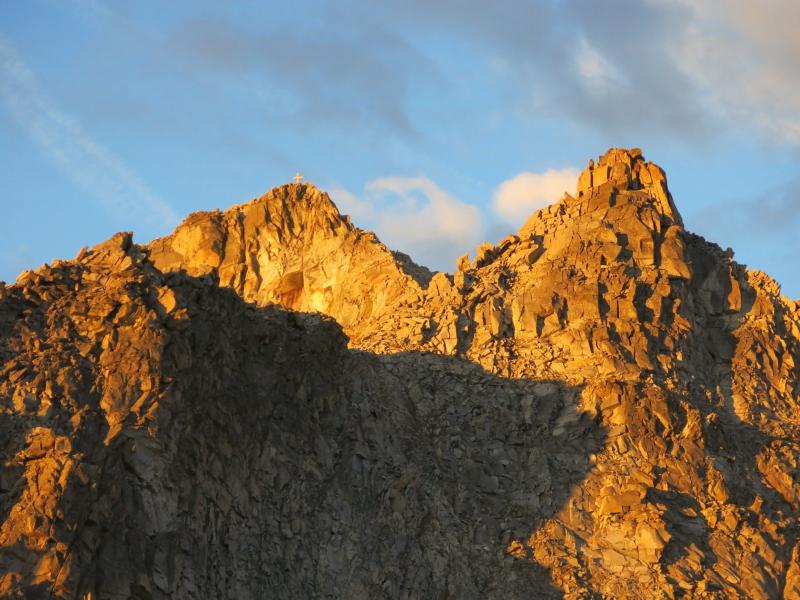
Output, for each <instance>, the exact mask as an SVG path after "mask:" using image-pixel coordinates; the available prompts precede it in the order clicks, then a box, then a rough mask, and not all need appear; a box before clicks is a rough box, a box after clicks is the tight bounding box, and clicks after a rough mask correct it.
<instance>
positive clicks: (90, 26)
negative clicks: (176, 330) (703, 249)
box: [0, 0, 800, 298]
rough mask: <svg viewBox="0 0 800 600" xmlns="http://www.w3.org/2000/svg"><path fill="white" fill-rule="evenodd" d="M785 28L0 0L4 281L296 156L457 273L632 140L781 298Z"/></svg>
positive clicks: (792, 199)
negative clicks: (592, 163) (468, 256)
mask: <svg viewBox="0 0 800 600" xmlns="http://www.w3.org/2000/svg"><path fill="white" fill-rule="evenodd" d="M290 4H291V6H290ZM798 27H800V3H797V2H794V0H786V1H781V2H779V1H774V0H773V1H770V0H768V1H766V2H762V3H752V2H749V1H745V0H730V1H728V2H724V3H723V2H711V1H709V0H695V1H691V2H690V1H689V0H648V1H641V2H634V1H625V2H622V1H615V0H610V1H607V2H593V1H589V0H584V1H575V2H555V1H551V2H548V1H544V0H528V1H525V2H523V1H520V0H497V1H495V2H492V3H486V2H479V1H477V0H476V1H473V2H463V1H456V0H440V1H439V2H429V1H423V0H405V1H402V2H401V1H399V0H397V1H394V0H387V1H385V2H348V1H340V2H335V3H333V2H303V1H300V2H293V3H286V2H281V3H278V2H239V3H236V4H235V6H233V3H222V2H203V1H193V2H145V1H141V2H135V3H126V2H103V1H101V0H81V1H78V0H75V1H72V2H70V1H67V0H25V1H23V0H0V183H2V194H1V195H0V208H2V220H0V224H1V225H0V233H2V235H1V236H0V279H3V280H6V281H13V280H14V279H16V277H17V275H18V273H19V272H20V271H22V270H23V269H26V268H31V267H36V266H38V265H40V264H41V263H43V262H48V261H51V260H53V259H56V258H69V257H72V256H74V255H75V254H76V253H77V251H78V250H79V249H80V248H81V247H82V246H84V245H91V244H94V243H97V242H99V241H102V240H103V239H105V238H107V237H109V236H110V235H112V234H113V233H114V232H116V231H119V230H132V231H134V232H135V238H136V239H137V240H138V241H140V242H146V241H149V240H150V239H152V238H153V237H157V236H159V235H163V234H166V233H167V232H169V231H170V230H171V229H172V228H174V227H175V225H177V223H178V222H179V221H180V219H181V218H183V217H184V216H185V215H187V214H188V213H190V212H193V211H197V210H207V209H211V208H216V207H220V208H225V207H227V206H229V205H231V204H234V203H240V202H243V201H246V200H248V199H249V198H252V197H255V196H258V195H260V194H262V193H263V192H265V191H266V190H267V189H269V188H270V187H273V186H275V185H278V184H281V183H285V182H287V181H288V180H289V179H290V178H291V176H292V175H293V174H294V172H295V171H296V170H298V169H299V170H301V171H302V172H303V173H304V174H305V175H306V176H307V177H308V178H309V179H310V180H311V181H313V182H314V183H316V184H317V185H318V186H319V187H321V188H323V189H325V190H327V191H329V192H330V193H331V195H332V196H333V198H334V200H336V202H337V203H338V204H339V205H340V208H342V210H343V212H349V213H351V214H352V216H353V220H354V221H355V222H356V224H358V225H360V226H362V227H365V228H369V229H374V230H376V231H377V233H378V234H379V236H381V238H382V239H383V240H384V241H386V242H387V243H388V244H389V245H390V246H392V247H393V248H396V249H399V250H402V251H404V252H407V253H409V254H411V255H412V256H413V257H414V258H415V260H417V261H418V262H420V263H423V264H426V265H427V266H430V267H432V268H437V269H443V270H452V269H453V265H454V260H455V258H456V257H457V256H459V255H461V254H463V253H465V252H473V253H474V248H475V246H476V245H477V244H479V243H480V242H482V241H484V240H489V241H497V240H499V239H500V238H502V237H504V236H505V235H507V234H508V233H511V232H514V231H516V230H517V229H518V228H519V226H520V225H521V224H522V222H523V221H524V218H525V215H526V214H528V213H530V212H532V211H533V210H535V209H536V208H537V207H540V206H542V205H543V204H546V203H547V202H549V201H553V200H556V199H557V198H556V197H554V196H556V195H560V194H558V193H557V192H556V191H554V190H559V189H565V188H568V189H570V190H572V189H574V184H575V182H574V176H575V173H576V171H577V170H579V169H581V168H583V167H584V166H585V164H586V162H587V161H588V159H590V158H596V156H597V155H598V154H600V153H602V152H604V151H605V150H606V149H607V148H608V147H611V146H627V147H634V146H635V147H640V148H642V149H643V150H644V153H645V156H646V157H647V158H648V159H650V160H653V161H655V162H656V163H658V164H659V165H661V166H662V167H663V168H664V169H665V170H666V171H667V175H668V178H669V184H670V189H671V190H672V193H673V196H674V197H675V200H676V203H677V205H678V208H679V209H680V211H681V213H682V214H683V217H684V220H685V222H686V226H687V228H688V229H689V230H691V231H694V232H696V233H699V234H701V235H703V236H704V237H706V238H707V239H709V240H711V241H714V242H716V243H718V244H720V245H721V246H722V247H723V248H725V247H728V246H731V247H733V248H734V249H735V250H736V258H737V260H739V261H740V262H743V263H745V264H747V265H748V266H750V267H751V268H757V269H761V270H764V271H766V272H767V273H769V274H770V275H772V276H773V277H775V278H776V279H777V280H778V281H779V282H780V283H781V284H782V286H783V290H784V293H785V294H786V295H788V296H790V297H793V298H798V297H800V270H798V269H797V267H796V265H795V260H796V259H795V255H796V253H797V252H796V239H797V235H796V232H797V231H798V228H799V227H800V210H799V209H800V196H799V195H798V192H797V190H798V189H800V61H798V60H797V58H796V57H797V56H800V37H798V36H797V35H796V31H797V29H798Z"/></svg>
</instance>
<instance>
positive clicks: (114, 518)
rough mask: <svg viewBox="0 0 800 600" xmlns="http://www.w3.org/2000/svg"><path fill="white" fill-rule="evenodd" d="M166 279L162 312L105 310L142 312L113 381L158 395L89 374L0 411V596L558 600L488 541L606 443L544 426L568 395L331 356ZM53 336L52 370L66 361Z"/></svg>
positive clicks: (451, 369)
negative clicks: (53, 454) (42, 463)
mask: <svg viewBox="0 0 800 600" xmlns="http://www.w3.org/2000/svg"><path fill="white" fill-rule="evenodd" d="M105 285H106V286H109V285H110V284H109V283H106V284H105ZM148 285H149V284H148ZM164 285H167V286H168V287H169V288H170V289H171V290H172V292H173V293H174V295H175V307H174V309H173V310H171V312H170V313H169V314H165V315H164V316H162V317H159V318H155V317H150V316H147V315H148V314H150V313H148V312H147V311H145V308H146V307H148V306H155V304H154V298H155V297H156V294H155V292H154V291H152V289H150V290H148V288H147V286H145V285H144V284H141V283H140V284H137V287H136V288H133V287H130V286H129V287H128V288H126V289H128V290H129V293H134V292H135V293H136V294H138V296H136V297H133V298H132V299H131V300H130V302H132V303H133V304H134V305H135V306H133V307H132V308H135V309H136V310H135V311H134V310H127V309H126V310H124V311H122V310H120V311H116V312H115V314H124V315H131V314H135V315H140V317H141V318H140V319H139V320H131V317H125V318H126V319H127V320H126V321H125V323H126V327H128V328H129V329H127V330H126V333H125V336H120V342H119V343H123V342H124V343H125V344H127V345H128V346H130V347H136V348H138V350H137V352H138V354H136V355H135V356H136V357H137V358H136V360H130V361H124V362H121V363H119V364H115V365H113V368H114V374H115V376H116V377H118V378H122V380H124V381H127V386H128V388H125V389H129V388H133V389H138V388H139V387H144V386H142V385H140V384H141V382H140V380H139V379H137V378H139V377H140V376H141V375H140V374H141V373H145V372H146V373H158V374H159V384H158V388H157V389H153V390H150V391H149V392H148V393H147V395H146V396H140V397H139V400H137V401H136V403H135V404H131V402H132V400H126V399H125V397H121V398H115V397H113V396H109V394H108V393H107V392H108V389H112V388H104V386H107V385H108V384H107V381H109V376H108V375H107V374H106V375H104V374H103V372H97V373H92V374H91V377H95V378H96V379H95V380H94V382H93V383H92V382H91V381H89V382H88V384H92V385H93V386H94V387H93V388H92V389H93V390H97V391H98V393H92V394H91V395H90V396H87V401H89V402H90V404H89V405H85V406H78V405H75V404H72V403H57V402H56V403H54V405H53V410H51V412H50V413H49V415H48V416H47V417H46V418H41V417H34V416H32V415H29V414H27V413H24V411H23V412H18V413H14V414H13V415H11V414H6V415H4V416H3V421H2V422H0V427H2V429H3V433H8V434H9V436H11V437H13V438H14V440H15V441H14V443H13V444H12V445H13V446H14V447H13V448H12V449H11V450H9V451H8V452H6V456H5V458H6V459H7V460H8V464H7V467H8V468H7V469H6V470H5V471H4V473H11V474H12V476H9V477H8V479H16V481H15V482H14V483H13V486H19V487H21V488H22V489H23V493H22V494H21V495H20V494H17V495H15V496H14V497H13V498H11V500H12V501H9V502H8V503H7V504H9V506H8V507H5V508H6V512H5V513H4V515H3V516H4V527H6V529H4V531H10V530H16V531H18V533H19V535H16V538H15V540H16V541H12V539H11V538H10V537H9V536H5V539H6V545H5V546H3V547H2V548H0V570H1V571H3V572H5V573H12V574H13V573H16V574H17V575H18V579H17V580H16V582H15V580H13V579H14V577H15V576H16V575H15V576H11V579H6V580H4V585H5V588H4V593H17V592H19V593H24V594H27V595H28V597H31V598H36V597H63V598H66V597H76V596H77V597H83V595H85V594H87V593H91V594H93V596H92V597H107V596H112V595H115V594H116V595H120V596H126V597H132V598H167V597H169V598H182V597H185V598H188V597H197V596H198V595H200V596H206V597H219V598H261V597H264V596H265V595H267V596H274V597H318V598H319V597H347V598H375V597H393V598H401V597H407V598H445V597H458V598H480V597H486V596H503V597H512V598H513V597H520V598H523V597H539V598H547V597H560V596H561V592H560V591H559V590H557V589H556V588H555V587H553V585H552V584H551V582H550V578H549V575H548V572H547V570H546V569H544V568H543V567H540V566H538V565H537V564H535V563H534V562H530V561H519V560H516V559H514V558H512V557H511V556H509V555H508V553H507V547H508V545H509V543H510V542H511V541H512V540H513V539H516V538H518V537H521V536H524V535H528V534H529V532H530V531H531V529H532V528H536V527H538V526H539V524H541V523H543V522H544V521H545V520H546V519H548V518H549V517H551V516H553V515H554V514H555V513H556V512H557V511H558V510H560V509H561V508H562V506H563V504H564V502H565V499H566V498H567V496H568V495H569V493H570V491H571V490H572V488H573V487H574V486H575V485H577V484H578V483H580V481H581V480H582V479H583V477H585V475H586V473H587V471H588V470H589V469H590V466H591V465H590V463H589V460H588V455H589V454H590V453H592V452H596V451H597V450H598V449H599V448H600V447H602V446H603V444H604V439H605V438H604V436H605V433H604V430H603V429H602V428H601V427H599V426H598V425H597V424H596V423H595V422H594V421H593V420H591V419H590V418H588V416H586V415H580V414H574V415H573V416H574V418H570V419H568V420H566V421H565V420H563V419H560V420H559V417H560V415H562V414H563V413H564V411H565V410H566V411H567V412H570V411H569V409H568V408H567V407H569V406H572V405H573V404H574V402H575V398H577V395H578V390H576V389H573V388H569V387H567V386H565V385H563V384H561V383H559V382H544V381H530V380H511V379H505V378H502V377H497V376H494V375H492V374H490V373H487V372H486V371H484V370H483V369H482V368H481V367H479V366H477V365H474V364H471V363H469V362H465V361H463V360H461V359H456V358H451V357H444V356H440V355H435V354H427V353H403V354H397V355H390V356H378V355H374V354H371V353H367V352H362V351H358V350H348V349H347V348H346V338H345V337H344V334H343V333H342V331H341V329H340V328H339V326H338V325H337V324H335V323H334V322H333V321H332V320H330V319H328V318H326V317H323V316H321V315H317V314H301V313H293V312H289V311H286V310H283V309H281V308H279V307H268V308H263V309H259V308H256V307H254V306H253V305H250V304H247V303H245V302H244V301H242V300H241V299H240V298H239V297H238V296H237V295H236V294H235V293H234V292H232V291H230V290H227V289H221V288H219V287H217V286H216V285H215V284H214V282H212V281H210V280H203V279H198V278H193V277H189V276H187V275H185V274H171V275H169V276H167V277H165V278H164ZM65 289H72V288H70V287H69V286H67V288H65ZM66 293H67V292H65V294H66ZM68 293H69V294H73V295H74V297H73V300H75V299H76V298H77V299H78V300H80V299H81V298H82V296H81V291H80V289H79V288H77V287H75V288H74V290H73V291H71V292H68ZM64 306H65V307H68V306H70V304H69V303H65V304H64ZM137 306H138V307H139V308H136V307H137ZM2 308H3V306H2V303H0V311H1V310H2ZM184 309H186V310H184ZM64 310H68V308H64ZM153 310H155V308H154V309H153ZM151 312H152V311H151ZM99 314H104V313H102V311H101V312H100V313H99ZM153 314H155V313H153ZM20 318H24V317H20ZM137 318H138V317H137ZM97 319H98V320H97V327H98V328H103V327H105V328H106V329H107V330H108V333H111V332H112V330H114V328H115V327H116V326H115V325H114V324H113V323H112V322H110V321H108V320H103V318H102V317H97ZM154 330H155V331H157V333H158V335H157V336H153V335H152V332H153V331H154ZM146 332H150V333H147V334H146ZM3 335H6V336H8V335H15V334H14V333H13V332H10V331H8V332H6V331H4V332H3ZM59 335H60V334H59V332H58V331H49V330H48V331H45V332H43V333H42V337H43V341H44V342H47V340H48V336H51V337H59ZM104 335H105V334H101V335H98V338H97V339H104ZM148 336H150V337H148ZM112 337H113V336H112ZM61 338H62V339H60V343H61V344H62V346H61V352H62V354H63V361H64V362H63V368H64V369H67V370H68V369H70V368H73V367H70V365H75V364H79V361H77V360H74V359H75V357H77V356H78V355H79V354H80V355H82V354H83V353H85V352H84V351H85V348H83V349H81V348H78V347H76V345H75V344H77V343H78V342H76V341H75V340H72V341H70V340H68V339H63V336H61ZM137 344H138V346H137ZM148 344H150V345H148ZM128 346H126V347H128ZM111 350H113V347H112V348H111ZM126 356H127V355H126ZM130 356H134V355H130ZM88 376H89V375H87V374H86V373H84V374H83V377H84V378H85V377H88ZM88 384H87V385H88ZM12 387H13V386H12ZM104 389H105V393H104V395H103V394H102V393H101V392H103V390H104ZM113 389H117V388H113ZM119 389H120V393H125V392H124V389H123V388H119ZM126 395H129V394H127V393H126ZM101 396H102V397H103V403H102V406H101V403H100V401H99V400H98V398H100V397H101ZM132 398H133V399H135V396H132ZM143 398H144V399H143ZM5 406H6V409H7V410H12V409H11V408H10V405H9V404H6V405H5ZM77 412H80V413H81V417H80V419H82V420H87V419H88V421H89V422H93V423H97V426H95V427H92V428H88V427H79V428H75V429H74V433H73V434H72V436H73V437H72V439H71V440H70V447H66V446H64V447H63V448H62V451H60V452H61V454H59V456H58V460H57V461H55V464H58V465H61V466H59V468H58V469H57V470H56V471H55V472H54V473H53V474H52V475H48V474H47V473H44V474H43V475H42V476H47V477H56V479H55V480H53V483H52V484H50V485H49V486H47V485H42V483H43V481H44V480H42V481H37V482H34V481H31V480H26V479H25V477H24V476H22V469H24V468H25V464H24V461H21V462H20V460H18V459H16V458H14V456H19V452H18V450H19V449H21V447H22V446H23V445H24V440H26V439H27V438H28V435H29V434H30V432H31V431H32V429H33V427H35V426H40V427H47V428H52V429H53V430H54V431H63V424H65V423H67V422H71V421H70V420H72V419H75V418H76V413H77ZM570 414H573V413H570ZM106 421H108V422H109V423H113V424H116V425H115V426H114V427H113V428H109V427H108V426H106V425H105V423H106ZM109 431H111V433H108V436H111V437H110V439H109V437H108V436H106V435H99V434H98V432H99V433H103V432H109ZM62 435H63V434H62ZM70 461H72V466H71V467H70V468H69V469H65V468H64V467H63V465H65V464H66V463H68V462H70ZM9 469H10V470H9ZM15 469H16V470H15ZM59 480H60V483H58V481H59ZM4 485H8V484H4ZM13 486H12V487H13ZM14 489H17V488H14ZM25 494H28V497H27V499H26V500H25V503H24V505H22V504H19V502H20V498H22V497H23V496H24V495H25ZM15 503H16V505H19V509H20V511H19V513H13V512H11V508H12V504H15ZM42 506H46V507H47V508H46V509H42V508H41V507H42ZM13 514H16V515H17V516H16V517H14V518H18V519H20V522H19V523H10V522H9V518H10V515H13ZM31 519H32V520H31ZM27 523H30V524H34V525H33V527H30V526H28V525H26V524H27ZM12 537H13V536H12ZM23 548H24V549H25V551H24V552H20V550H21V549H23ZM64 549H66V553H64ZM42 569H45V570H44V571H43V570H42ZM45 584H46V585H45Z"/></svg>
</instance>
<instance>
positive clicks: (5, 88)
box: [0, 39, 178, 225]
mask: <svg viewBox="0 0 800 600" xmlns="http://www.w3.org/2000/svg"><path fill="white" fill-rule="evenodd" d="M0 103H1V104H2V105H3V106H4V107H5V109H6V111H7V112H8V114H9V115H10V116H11V117H12V118H13V119H14V120H15V121H16V122H17V123H18V124H19V125H20V126H21V127H22V128H23V129H24V130H26V131H27V133H28V134H29V135H30V136H31V138H32V139H33V140H34V141H35V142H36V143H37V144H38V145H39V146H40V147H41V148H42V149H43V150H44V151H45V152H46V153H47V155H48V156H49V157H50V158H51V159H52V160H53V161H54V162H55V164H56V165H57V166H58V168H59V169H60V170H61V171H62V172H63V173H64V175H66V176H67V177H68V178H70V179H71V180H72V181H73V182H74V183H75V184H76V185H77V186H78V187H80V188H81V189H82V190H84V191H85V192H86V193H87V194H89V195H90V196H92V197H93V198H94V199H95V201H97V202H98V203H99V204H100V205H101V206H103V207H104V208H106V209H108V210H110V211H112V212H114V213H115V214H116V215H118V216H121V217H127V218H130V215H131V214H134V215H138V216H140V217H141V218H143V219H145V220H146V221H148V222H150V223H152V224H154V225H163V224H169V225H172V224H174V223H176V222H177V221H178V216H177V214H176V213H175V211H174V210H173V209H172V207H170V206H169V204H168V203H167V202H166V201H165V200H164V199H163V198H161V197H159V196H158V195H157V194H156V193H155V192H153V191H152V190H151V189H150V188H149V187H148V186H147V184H145V183H144V181H142V180H141V179H140V178H139V177H138V176H137V175H136V174H135V173H133V172H132V171H131V170H130V169H129V168H128V167H127V166H126V165H125V164H124V163H123V162H122V161H121V160H120V159H119V158H117V157H116V156H115V155H114V153H113V152H111V151H110V150H109V149H108V148H105V147H103V146H102V145H100V144H99V143H98V142H97V141H96V140H95V139H94V138H93V137H92V136H91V135H90V134H89V133H88V132H87V131H86V130H85V129H84V128H83V127H82V126H81V125H80V123H79V122H78V121H77V120H76V119H75V118H73V117H72V116H70V115H69V114H67V113H65V112H63V111H62V110H60V109H59V108H58V107H57V106H56V105H55V104H53V103H52V102H51V101H50V99H49V98H48V97H47V96H46V95H45V94H44V92H43V91H42V90H41V88H40V86H39V83H38V81H37V80H36V76H35V75H34V74H33V72H32V71H31V70H30V69H29V68H28V66H27V65H26V64H25V62H24V61H23V60H22V58H21V57H20V56H19V54H18V53H17V51H16V49H15V48H14V47H13V46H12V45H11V44H9V43H8V42H6V41H4V40H3V39H0Z"/></svg>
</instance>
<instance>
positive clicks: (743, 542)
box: [0, 149, 800, 599]
mask: <svg viewBox="0 0 800 600" xmlns="http://www.w3.org/2000/svg"><path fill="white" fill-rule="evenodd" d="M0 356H2V371H0V452H2V455H1V456H0V518H1V519H2V526H0V595H2V596H3V597H31V598H37V597H42V598H44V597H48V598H50V597H55V598H75V597H78V598H89V597H91V598H93V599H96V598H131V597H132V598H153V599H155V598H196V597H219V598H262V597H331V598H334V597H337V598H338V597H341V598H377V597H390V598H431V597H434V598H438V597H452V598H483V597H510V598H546V597H566V598H589V597H604V598H636V597H638V598H678V597H681V598H780V597H786V598H793V597H800V528H798V525H797V523H798V518H800V465H798V460H800V458H799V457H800V431H799V430H798V425H799V421H800V418H799V417H798V415H799V414H800V411H799V410H798V409H800V306H798V305H797V304H796V303H794V302H792V301H790V300H787V299H786V298H784V297H782V296H781V295H780V290H779V287H778V286H777V284H776V283H775V282H774V281H772V280H771V279H770V278H769V277H768V276H766V275H765V274H763V273H759V272H755V271H748V270H747V269H746V268H745V267H743V266H742V265H739V264H737V263H735V262H734V261H733V260H732V255H731V253H730V252H724V251H722V250H721V249H720V248H719V247H717V246H716V245H714V244H711V243H709V242H706V241H705V240H703V239H702V238H700V237H698V236H695V235H692V234H690V233H688V232H687V231H685V230H684V228H683V224H682V221H681V218H680V215H679V213H678V211H677V209H676V207H675V203H674V202H673V199H672V197H671V195H670V193H669V190H668V188H667V184H666V178H665V176H664V173H663V171H661V169H659V168H658V167H657V166H655V165H653V164H652V163H647V162H645V160H644V158H643V157H642V154H641V151H639V150H622V149H612V150H610V151H609V152H607V153H606V154H605V155H604V156H603V157H601V158H600V159H599V161H598V162H597V163H590V165H589V167H587V169H586V170H585V171H584V172H583V173H582V174H581V176H580V179H579V181H578V186H577V191H576V197H572V196H569V195H567V196H565V197H564V198H563V199H562V200H561V201H559V202H558V203H556V204H554V205H552V206H550V207H548V208H546V209H544V210H542V211H540V212H538V213H536V214H534V215H532V216H531V218H530V219H529V220H528V221H527V222H526V223H525V224H524V225H523V227H522V228H521V229H520V231H519V232H518V234H517V235H512V236H509V237H508V238H506V239H505V240H503V241H501V242H500V243H499V244H497V245H491V244H484V245H483V246H481V247H480V248H479V249H478V251H477V255H476V257H475V258H474V259H473V260H470V259H469V257H466V258H464V259H462V260H460V261H459V267H458V270H457V271H456V272H455V273H454V274H446V273H435V274H433V273H431V272H429V271H428V270H427V269H424V268H423V267H419V266H417V265H415V264H414V263H413V262H412V261H411V260H410V259H409V258H408V257H406V256H404V255H401V254H399V253H393V252H392V251H390V250H389V249H387V248H386V247H385V246H383V245H382V244H381V243H380V241H379V240H378V239H377V238H376V237H375V235H374V234H371V233H368V232H364V231H361V230H359V229H357V228H356V227H354V226H353V225H352V224H351V223H350V221H349V219H348V218H347V217H343V216H341V215H340V214H339V212H338V211H337V209H336V207H335V206H334V205H333V203H332V202H331V201H330V199H329V198H328V197H327V195H325V194H324V193H322V192H320V191H319V190H317V189H316V188H314V187H313V186H311V185H307V184H306V185H303V184H292V185H286V186H282V187H279V188H275V189H274V190H272V191H270V192H269V193H268V194H267V195H265V196H264V197H262V198H258V199H256V200H254V201H252V202H250V203H248V204H244V205H240V206H235V207H232V208H231V209H228V210H227V211H225V212H219V211H217V212H211V213H196V214H194V215H191V216H190V217H188V218H187V219H186V221H184V223H183V224H182V225H181V226H180V227H178V228H177V229H176V231H175V232H174V233H173V234H172V235H170V236H168V237H166V238H162V239H160V240H156V241H154V242H152V243H151V244H149V245H147V246H139V245H136V244H134V243H133V242H132V241H131V237H130V235H129V234H118V235H117V236H115V237H113V238H111V239H110V240H109V241H107V242H105V243H104V244H101V245H100V246H97V247H95V248H93V249H91V250H87V251H84V252H81V254H80V255H79V256H78V257H77V258H76V259H75V260H72V261H61V262H57V263H55V264H53V265H51V266H45V267H42V268H41V269H39V270H37V271H35V272H26V273H25V274H23V275H22V276H21V277H20V278H19V279H18V281H17V282H16V283H15V284H14V285H11V286H8V287H2V286H0Z"/></svg>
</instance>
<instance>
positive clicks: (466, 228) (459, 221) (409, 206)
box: [329, 177, 483, 271]
mask: <svg viewBox="0 0 800 600" xmlns="http://www.w3.org/2000/svg"><path fill="white" fill-rule="evenodd" d="M329 193H330V195H331V197H332V198H333V200H334V202H336V204H337V205H338V206H339V209H340V210H341V211H342V212H343V213H347V214H350V215H351V216H352V217H353V220H354V221H355V222H356V224H357V225H359V226H361V227H365V228H367V229H372V230H374V231H375V233H377V234H378V236H379V237H380V238H381V240H382V241H383V242H384V243H386V245H388V246H389V247H390V248H392V249H393V250H400V251H402V252H406V253H408V254H410V255H411V257H412V258H413V259H414V260H415V261H417V262H419V263H422V264H424V265H425V266H427V267H430V268H433V269H439V270H446V271H452V270H453V267H454V266H455V261H456V259H457V258H458V257H459V256H460V255H462V254H464V253H465V252H467V251H469V250H470V249H471V248H474V246H475V245H477V244H478V243H479V242H480V241H481V235H482V233H483V221H482V219H481V212H480V209H479V208H478V207H477V206H475V205H472V204H469V203H467V202H464V201H462V200H459V199H458V198H456V197H455V196H453V195H452V194H450V193H449V192H447V191H446V190H444V189H442V188H441V187H440V186H438V185H437V184H436V183H435V182H433V181H431V180H430V179H428V178H426V177H382V178H379V179H375V180H373V181H371V182H369V183H368V184H367V185H366V186H365V189H364V193H363V194H362V195H360V196H359V195H356V194H353V193H351V192H350V191H348V190H347V189H345V188H343V187H341V186H331V187H330V188H329Z"/></svg>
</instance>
